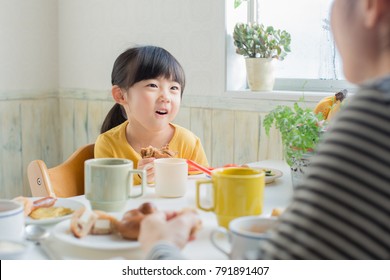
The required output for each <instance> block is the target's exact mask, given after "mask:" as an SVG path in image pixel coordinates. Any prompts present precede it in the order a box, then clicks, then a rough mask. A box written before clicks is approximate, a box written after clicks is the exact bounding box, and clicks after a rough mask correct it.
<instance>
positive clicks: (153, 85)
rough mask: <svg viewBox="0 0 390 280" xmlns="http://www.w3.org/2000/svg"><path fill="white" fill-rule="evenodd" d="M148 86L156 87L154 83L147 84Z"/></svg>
mask: <svg viewBox="0 0 390 280" xmlns="http://www.w3.org/2000/svg"><path fill="white" fill-rule="evenodd" d="M148 87H152V88H157V85H156V84H148Z"/></svg>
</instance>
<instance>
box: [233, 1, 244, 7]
mask: <svg viewBox="0 0 390 280" xmlns="http://www.w3.org/2000/svg"><path fill="white" fill-rule="evenodd" d="M243 1H246V0H234V9H237V8H238V7H239V6H240V5H241V4H242V2H243Z"/></svg>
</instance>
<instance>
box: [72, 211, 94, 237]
mask: <svg viewBox="0 0 390 280" xmlns="http://www.w3.org/2000/svg"><path fill="white" fill-rule="evenodd" d="M97 219H98V215H97V214H95V213H94V212H92V211H88V210H87V209H86V208H85V207H81V208H80V209H78V210H77V211H75V212H74V213H73V216H72V219H71V221H70V230H71V231H72V233H73V235H74V236H75V237H77V238H82V237H84V236H86V235H87V234H89V233H90V231H91V229H92V227H93V226H94V224H95V222H96V220H97Z"/></svg>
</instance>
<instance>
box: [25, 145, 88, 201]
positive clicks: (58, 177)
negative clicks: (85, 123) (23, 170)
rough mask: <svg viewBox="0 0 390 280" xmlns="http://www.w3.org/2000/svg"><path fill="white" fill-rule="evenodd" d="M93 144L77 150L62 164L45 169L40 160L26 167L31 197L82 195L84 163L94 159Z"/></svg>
mask: <svg viewBox="0 0 390 280" xmlns="http://www.w3.org/2000/svg"><path fill="white" fill-rule="evenodd" d="M94 147H95V144H88V145H85V146H83V147H80V148H78V149H77V150H76V151H75V152H74V153H73V154H72V155H71V156H70V157H69V158H68V159H67V160H66V161H65V162H64V163H62V164H60V165H58V166H55V167H53V168H47V167H46V164H45V163H44V162H43V161H42V160H34V161H32V162H30V164H29V165H28V167H27V177H28V181H29V184H30V189H31V193H32V195H33V196H43V197H46V196H53V197H70V196H76V195H82V194H84V161H86V160H87V159H90V158H94Z"/></svg>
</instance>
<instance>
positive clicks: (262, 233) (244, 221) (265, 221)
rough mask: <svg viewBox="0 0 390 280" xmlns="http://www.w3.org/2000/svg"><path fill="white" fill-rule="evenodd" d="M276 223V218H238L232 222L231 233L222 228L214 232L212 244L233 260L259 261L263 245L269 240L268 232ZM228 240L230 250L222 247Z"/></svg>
mask: <svg viewBox="0 0 390 280" xmlns="http://www.w3.org/2000/svg"><path fill="white" fill-rule="evenodd" d="M276 223H277V219H276V218H265V217H258V216H249V217H241V218H237V219H234V220H233V221H231V222H230V224H229V231H227V230H226V229H225V228H222V227H221V228H218V229H216V230H214V231H212V232H211V235H210V239H211V243H212V244H213V245H214V246H215V247H216V248H217V249H218V250H220V251H221V252H222V253H224V254H225V255H227V256H228V257H229V258H230V259H232V260H242V259H257V258H259V247H260V245H261V243H262V242H263V241H264V240H267V239H268V238H269V233H268V232H267V231H268V230H270V229H271V228H272V227H274V226H275V225H276ZM226 239H227V240H229V244H230V246H229V247H230V249H229V250H226V249H225V248H226V246H223V245H222V243H223V240H226Z"/></svg>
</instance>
